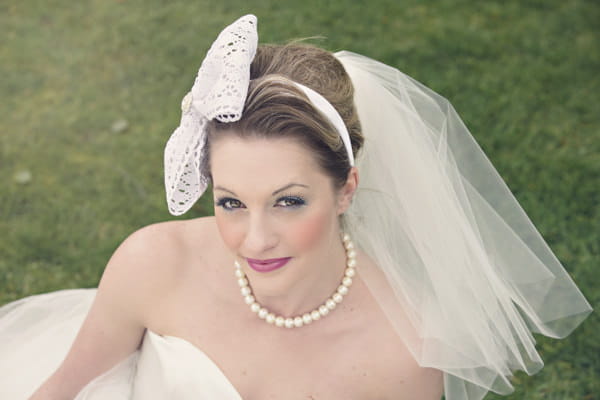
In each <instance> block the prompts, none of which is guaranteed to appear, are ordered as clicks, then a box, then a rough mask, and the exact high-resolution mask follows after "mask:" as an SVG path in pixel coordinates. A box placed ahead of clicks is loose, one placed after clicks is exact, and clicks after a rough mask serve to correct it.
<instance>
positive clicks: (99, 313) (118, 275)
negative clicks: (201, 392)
mask: <svg viewBox="0 0 600 400" xmlns="http://www.w3.org/2000/svg"><path fill="white" fill-rule="evenodd" d="M160 225H163V224H154V225H150V226H148V227H145V228H142V229H140V230H138V231H137V232H135V233H133V234H132V235H130V236H129V237H128V238H127V239H126V240H125V241H124V242H123V243H122V244H121V245H120V246H119V248H118V249H117V250H116V251H115V253H114V254H113V256H112V257H111V259H110V261H109V262H108V264H107V266H106V268H105V270H104V273H103V275H102V278H101V280H100V283H99V285H98V290H97V294H96V297H95V299H94V302H93V303H92V306H91V308H90V311H89V313H88V315H87V317H86V319H85V321H84V322H83V325H82V326H81V329H80V330H79V333H78V334H77V337H76V338H75V341H74V342H73V345H72V346H71V349H70V350H69V352H68V354H67V356H66V358H65V359H64V361H63V362H62V364H61V365H60V366H59V368H58V369H57V370H56V371H55V372H54V373H53V374H52V375H51V376H50V377H49V378H48V379H47V380H46V381H45V382H44V383H43V384H42V385H41V386H40V387H39V388H38V390H37V391H36V392H35V393H34V394H33V395H32V396H31V397H30V398H29V400H72V399H73V398H74V397H75V396H76V395H77V393H79V391H80V390H81V389H82V388H83V387H84V386H85V385H86V384H87V383H89V382H90V381H91V380H92V379H93V378H95V377H96V376H98V375H100V374H102V373H104V372H105V371H108V370H109V369H110V368H112V367H113V366H114V365H116V364H117V363H118V362H119V361H121V360H123V359H124V358H125V357H127V356H128V355H129V354H131V353H132V352H134V351H135V350H136V349H137V348H138V347H139V346H140V343H141V340H142V337H143V334H144V331H145V321H144V317H143V316H144V309H145V307H147V306H148V305H149V304H152V299H153V298H154V299H156V298H157V295H158V296H159V295H160V293H162V291H163V290H165V288H166V285H167V282H168V281H169V280H168V279H165V278H166V277H165V276H164V274H163V272H164V273H167V271H168V268H164V265H165V264H167V263H166V262H165V260H164V259H165V257H164V255H162V254H160V253H161V245H162V248H164V245H165V244H164V236H163V240H160V239H161V238H160V236H161V235H160V234H159V232H160V231H161V227H160ZM161 255H162V256H161ZM41 356H43V355H41Z"/></svg>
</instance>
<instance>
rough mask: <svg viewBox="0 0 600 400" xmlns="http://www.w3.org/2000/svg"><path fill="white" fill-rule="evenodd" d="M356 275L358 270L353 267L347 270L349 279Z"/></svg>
mask: <svg viewBox="0 0 600 400" xmlns="http://www.w3.org/2000/svg"><path fill="white" fill-rule="evenodd" d="M354 275H356V270H355V269H354V268H352V267H348V268H346V276H347V277H348V278H352V277H353V276H354Z"/></svg>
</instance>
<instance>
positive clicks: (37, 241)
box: [0, 0, 600, 400]
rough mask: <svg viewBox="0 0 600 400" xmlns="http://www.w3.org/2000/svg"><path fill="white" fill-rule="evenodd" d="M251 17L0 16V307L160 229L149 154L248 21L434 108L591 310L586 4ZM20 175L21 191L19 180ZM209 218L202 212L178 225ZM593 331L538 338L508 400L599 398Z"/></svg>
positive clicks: (595, 44) (597, 243)
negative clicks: (456, 122)
mask: <svg viewBox="0 0 600 400" xmlns="http://www.w3.org/2000/svg"><path fill="white" fill-rule="evenodd" d="M248 3H249V2H244V1H241V0H237V1H220V2H218V1H169V2H167V1H156V0H152V1H150V0H144V1H142V0H127V1H125V0H122V1H107V0H95V1H94V0H91V1H87V2H72V1H64V0H63V1H58V0H53V1H41V0H37V1H36V0H28V1H17V0H8V1H3V2H2V4H0V26H2V33H1V36H0V43H1V45H0V60H1V62H0V77H1V78H0V95H1V107H0V173H1V177H2V179H1V180H0V235H1V238H2V239H1V240H0V304H2V303H5V302H8V301H11V300H14V299H17V298H20V297H23V296H26V295H30V294H34V293H40V292H46V291H51V290H57V289H63V288H75V287H93V286H95V285H96V284H97V282H98V279H99V277H100V275H101V273H102V270H103V268H104V266H105V264H106V262H107V260H108V258H109V257H110V255H111V253H112V251H114V249H115V248H116V246H117V245H118V244H119V243H120V242H121V241H122V240H123V239H124V238H125V237H126V236H127V235H128V234H129V233H131V232H132V231H134V230H136V229H137V228H139V227H141V226H144V225H147V224H150V223H153V222H156V221H163V220H167V219H172V218H173V217H171V216H170V215H169V214H168V212H167V209H166V207H165V200H164V193H163V175H162V174H163V170H162V151H163V146H164V144H165V142H166V140H167V138H168V137H169V135H170V133H171V132H172V130H173V129H174V127H175V126H176V125H177V124H178V122H179V116H180V109H179V103H180V101H181V98H182V97H183V95H184V94H185V93H186V92H187V91H188V90H189V88H190V87H191V84H192V83H193V79H194V77H195V74H196V71H197V68H198V66H199V64H200V61H201V60H202V58H203V56H204V54H205V52H206V50H207V48H208V46H209V45H210V43H211V42H212V40H213V39H214V38H215V36H216V34H217V33H218V32H219V31H220V30H221V29H222V28H223V27H224V26H225V25H227V24H229V23H230V22H232V21H233V20H234V19H235V18H237V17H239V16H240V15H242V14H244V13H248V12H252V13H254V14H256V15H257V16H258V18H259V34H260V40H261V42H283V41H286V40H288V39H291V38H302V37H308V36H317V35H320V36H323V37H325V39H317V40H314V42H315V43H316V44H318V45H321V46H323V47H325V48H328V49H330V50H340V49H346V50H351V51H355V52H359V53H363V54H365V55H368V56H371V57H373V58H376V59H379V60H381V61H384V62H386V63H388V64H391V65H394V66H397V67H398V68H400V69H401V70H403V71H404V72H406V73H407V74H409V75H411V76H413V77H414V78H416V79H417V80H419V81H421V82H423V83H424V84H426V85H428V86H429V87H431V88H432V89H434V90H436V91H437V92H439V93H441V94H443V95H444V96H445V97H447V98H448V99H449V100H450V101H451V102H452V103H453V104H454V106H455V107H456V109H457V110H458V112H459V114H460V115H461V116H462V117H463V119H464V121H465V122H466V124H467V126H469V128H470V129H471V132H472V133H473V135H474V136H475V138H476V139H477V141H478V142H479V143H480V145H481V146H482V148H483V149H484V151H486V153H487V154H488V156H489V158H490V159H491V160H492V162H493V163H494V165H495V166H496V168H497V169H498V171H499V172H500V174H501V175H502V176H503V177H504V179H505V180H506V182H507V183H508V185H509V186H510V188H511V189H512V190H513V192H514V193H515V195H516V197H517V198H518V199H519V201H520V202H521V204H522V205H523V207H524V208H525V210H526V211H527V212H528V214H529V215H530V217H531V219H532V220H533V222H534V223H535V224H536V226H537V227H538V229H539V230H540V232H541V233H542V234H543V235H544V237H545V238H546V240H547V241H548V243H549V244H550V246H551V247H552V248H553V249H554V251H555V253H556V255H557V256H558V258H559V259H560V260H561V261H562V262H563V264H564V265H565V267H566V268H567V270H568V271H569V272H570V273H571V275H572V276H573V278H574V279H575V281H576V282H577V283H578V284H579V285H580V287H581V289H582V290H583V292H584V293H585V295H586V296H587V298H588V299H589V300H590V302H591V303H592V305H593V306H595V307H598V306H599V305H600V289H599V288H600V279H599V275H600V274H598V261H599V257H600V256H599V254H600V206H599V204H600V112H599V105H600V78H599V77H598V72H599V71H600V28H599V27H600V25H599V24H598V21H600V4H599V3H597V2H593V1H584V0H580V1H569V0H567V1H558V0H552V1H542V0H537V1H527V2H526V1H516V0H512V1H487V2H466V1H458V0H455V1H450V0H441V1H426V2H423V1H417V0H411V1H398V0H393V1H392V0H378V1H369V2H368V4H369V5H368V6H365V5H362V4H361V3H362V2H358V1H356V2H339V1H316V0H308V1H303V2H296V1H288V2H283V1H275V0H270V1H267V0H260V1H254V2H252V7H249V6H248ZM364 3H367V2H364ZM122 120H124V121H126V123H127V124H126V125H127V126H126V129H125V130H123V131H118V130H117V131H115V130H114V129H113V125H114V124H115V123H116V122H118V121H122ZM22 171H28V172H29V173H30V174H31V180H30V181H29V182H27V183H18V182H17V181H16V179H15V175H16V174H18V173H20V172H22ZM211 210H212V204H211V202H210V196H205V199H203V200H202V201H201V202H200V203H199V204H198V206H196V207H195V208H194V210H193V211H192V212H190V213H189V214H187V215H186V216H185V217H184V218H191V217H197V216H201V215H206V214H209V213H211ZM598 331H600V319H599V318H598V317H597V315H596V314H593V315H592V316H591V317H590V318H589V319H588V320H587V321H586V322H585V323H584V324H583V325H582V326H581V327H580V328H579V329H578V330H577V331H576V332H575V333H574V334H573V335H572V336H570V337H569V338H568V339H565V340H562V341H556V340H551V339H546V338H541V337H540V338H539V348H540V351H541V354H542V357H543V358H544V359H545V361H546V367H545V368H544V369H543V370H542V372H541V373H540V374H538V375H536V376H535V377H533V378H530V377H527V376H526V375H524V374H518V375H517V376H516V377H515V384H516V388H517V389H516V392H515V394H514V395H512V396H511V397H510V398H513V399H527V400H536V399H560V400H563V399H582V400H592V399H599V398H600V379H598V377H599V376H600V335H598ZM496 398H500V397H499V396H494V395H489V396H488V397H486V399H496Z"/></svg>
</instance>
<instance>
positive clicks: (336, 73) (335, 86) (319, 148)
mask: <svg viewBox="0 0 600 400" xmlns="http://www.w3.org/2000/svg"><path fill="white" fill-rule="evenodd" d="M250 79H251V80H250V85H249V88H248V94H247V97H246V102H245V105H244V111H243V113H242V117H241V119H240V120H238V121H235V122H228V123H224V122H219V121H217V120H212V121H210V122H209V124H208V129H207V135H206V140H205V143H204V150H205V154H206V157H204V159H203V163H202V165H201V172H202V174H203V175H204V176H205V177H208V178H209V181H210V182H211V183H212V174H211V170H210V148H211V143H213V141H214V140H218V138H220V137H223V136H224V135H236V136H238V137H240V138H271V137H274V138H279V137H290V138H294V139H296V140H298V141H299V142H300V143H301V144H303V145H304V146H306V148H307V149H308V150H309V151H310V152H311V153H312V154H313V157H314V158H315V160H316V162H317V165H318V166H319V167H320V168H321V170H322V171H323V172H324V173H325V174H326V175H328V176H330V177H331V179H332V186H333V189H334V190H339V189H340V188H341V187H342V186H343V185H344V184H345V183H346V180H347V178H348V172H349V171H350V168H351V166H350V163H349V160H348V154H347V152H346V149H345V147H344V143H343V141H342V138H341V137H340V135H339V133H338V132H337V130H336V129H335V127H334V126H333V125H332V124H331V123H330V122H329V120H328V119H327V118H326V117H325V116H323V114H321V112H320V111H318V110H317V109H316V108H315V107H314V106H313V105H312V103H311V102H310V101H309V100H308V98H307V97H306V95H305V94H304V92H302V91H301V90H300V89H299V88H298V87H297V86H296V85H294V84H293V82H291V81H294V82H298V83H300V84H302V85H304V86H308V87H309V88H311V89H313V90H314V91H316V92H318V93H320V94H321V95H322V96H323V97H325V98H326V99H327V100H328V101H329V102H330V103H331V104H332V105H333V107H335V109H336V110H337V112H338V113H339V114H340V116H341V117H342V120H343V121H344V123H345V124H346V128H347V129H348V133H349V135H350V142H351V145H352V151H353V154H354V157H355V158H356V155H357V154H358V151H359V150H360V148H361V147H362V144H363V137H362V134H361V129H360V122H359V120H358V114H357V113H356V109H355V107H354V100H353V96H354V88H353V87H352V82H351V80H350V77H349V76H348V74H347V73H346V71H345V70H344V67H343V66H342V64H341V63H340V62H339V61H338V60H337V59H336V58H335V57H334V56H333V54H331V53H330V52H328V51H326V50H323V49H321V48H318V47H315V46H311V45H307V44H298V43H291V44H286V45H260V46H259V47H258V49H257V51H256V56H255V57H254V60H253V62H252V64H251V66H250Z"/></svg>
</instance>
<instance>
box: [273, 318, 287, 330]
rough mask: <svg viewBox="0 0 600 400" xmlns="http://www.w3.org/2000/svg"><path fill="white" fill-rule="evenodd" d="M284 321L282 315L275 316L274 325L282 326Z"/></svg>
mask: <svg viewBox="0 0 600 400" xmlns="http://www.w3.org/2000/svg"><path fill="white" fill-rule="evenodd" d="M284 323H285V319H284V318H283V317H277V318H275V325H276V326H278V327H280V328H281V327H282V326H283V324H284Z"/></svg>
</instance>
